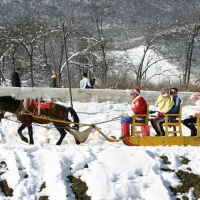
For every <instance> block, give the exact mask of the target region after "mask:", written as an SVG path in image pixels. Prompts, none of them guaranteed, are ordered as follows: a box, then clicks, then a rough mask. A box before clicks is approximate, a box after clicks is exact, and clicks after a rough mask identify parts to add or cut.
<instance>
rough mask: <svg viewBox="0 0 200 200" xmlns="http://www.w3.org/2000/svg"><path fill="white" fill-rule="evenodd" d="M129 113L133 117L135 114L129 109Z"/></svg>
mask: <svg viewBox="0 0 200 200" xmlns="http://www.w3.org/2000/svg"><path fill="white" fill-rule="evenodd" d="M127 113H128V116H129V117H133V115H134V114H135V113H134V112H133V111H132V110H129V111H128V112H127Z"/></svg>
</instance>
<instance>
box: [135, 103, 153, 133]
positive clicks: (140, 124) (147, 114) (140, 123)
mask: <svg viewBox="0 0 200 200" xmlns="http://www.w3.org/2000/svg"><path fill="white" fill-rule="evenodd" d="M141 116H142V117H145V121H144V122H138V121H136V117H141ZM148 123H149V105H147V113H146V114H136V115H133V117H132V124H131V136H135V135H136V134H141V133H142V131H141V129H140V128H139V129H138V130H137V129H136V127H141V126H146V125H148Z"/></svg>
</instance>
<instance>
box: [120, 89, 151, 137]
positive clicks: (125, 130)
mask: <svg viewBox="0 0 200 200" xmlns="http://www.w3.org/2000/svg"><path fill="white" fill-rule="evenodd" d="M130 95H131V98H132V100H133V101H132V105H131V108H130V110H128V111H127V112H126V113H124V115H123V117H122V119H121V137H120V139H122V138H124V137H129V136H130V130H129V124H131V123H132V116H133V115H135V114H146V113H147V102H146V100H145V99H144V98H143V97H142V96H141V95H140V89H139V88H138V87H136V88H134V89H132V90H131V92H130ZM136 120H137V121H139V122H145V117H143V116H141V117H136Z"/></svg>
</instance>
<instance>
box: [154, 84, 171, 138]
mask: <svg viewBox="0 0 200 200" xmlns="http://www.w3.org/2000/svg"><path fill="white" fill-rule="evenodd" d="M155 105H156V106H157V107H158V116H157V117H156V118H154V119H152V120H151V125H152V127H153V128H154V130H155V131H156V136H164V135H165V131H164V129H163V123H164V122H165V117H164V113H168V112H170V111H171V109H172V108H173V106H174V99H173V96H172V95H171V94H170V89H169V88H168V87H167V86H165V87H163V88H162V89H161V94H160V95H159V97H158V99H157V100H156V102H155ZM170 113H171V112H170Z"/></svg>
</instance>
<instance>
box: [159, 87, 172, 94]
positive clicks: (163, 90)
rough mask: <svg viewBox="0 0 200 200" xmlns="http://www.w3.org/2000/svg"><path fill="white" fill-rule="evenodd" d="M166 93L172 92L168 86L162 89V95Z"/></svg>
mask: <svg viewBox="0 0 200 200" xmlns="http://www.w3.org/2000/svg"><path fill="white" fill-rule="evenodd" d="M165 92H168V93H169V92H170V88H169V87H167V86H164V87H163V88H162V89H161V94H164V93H165Z"/></svg>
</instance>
